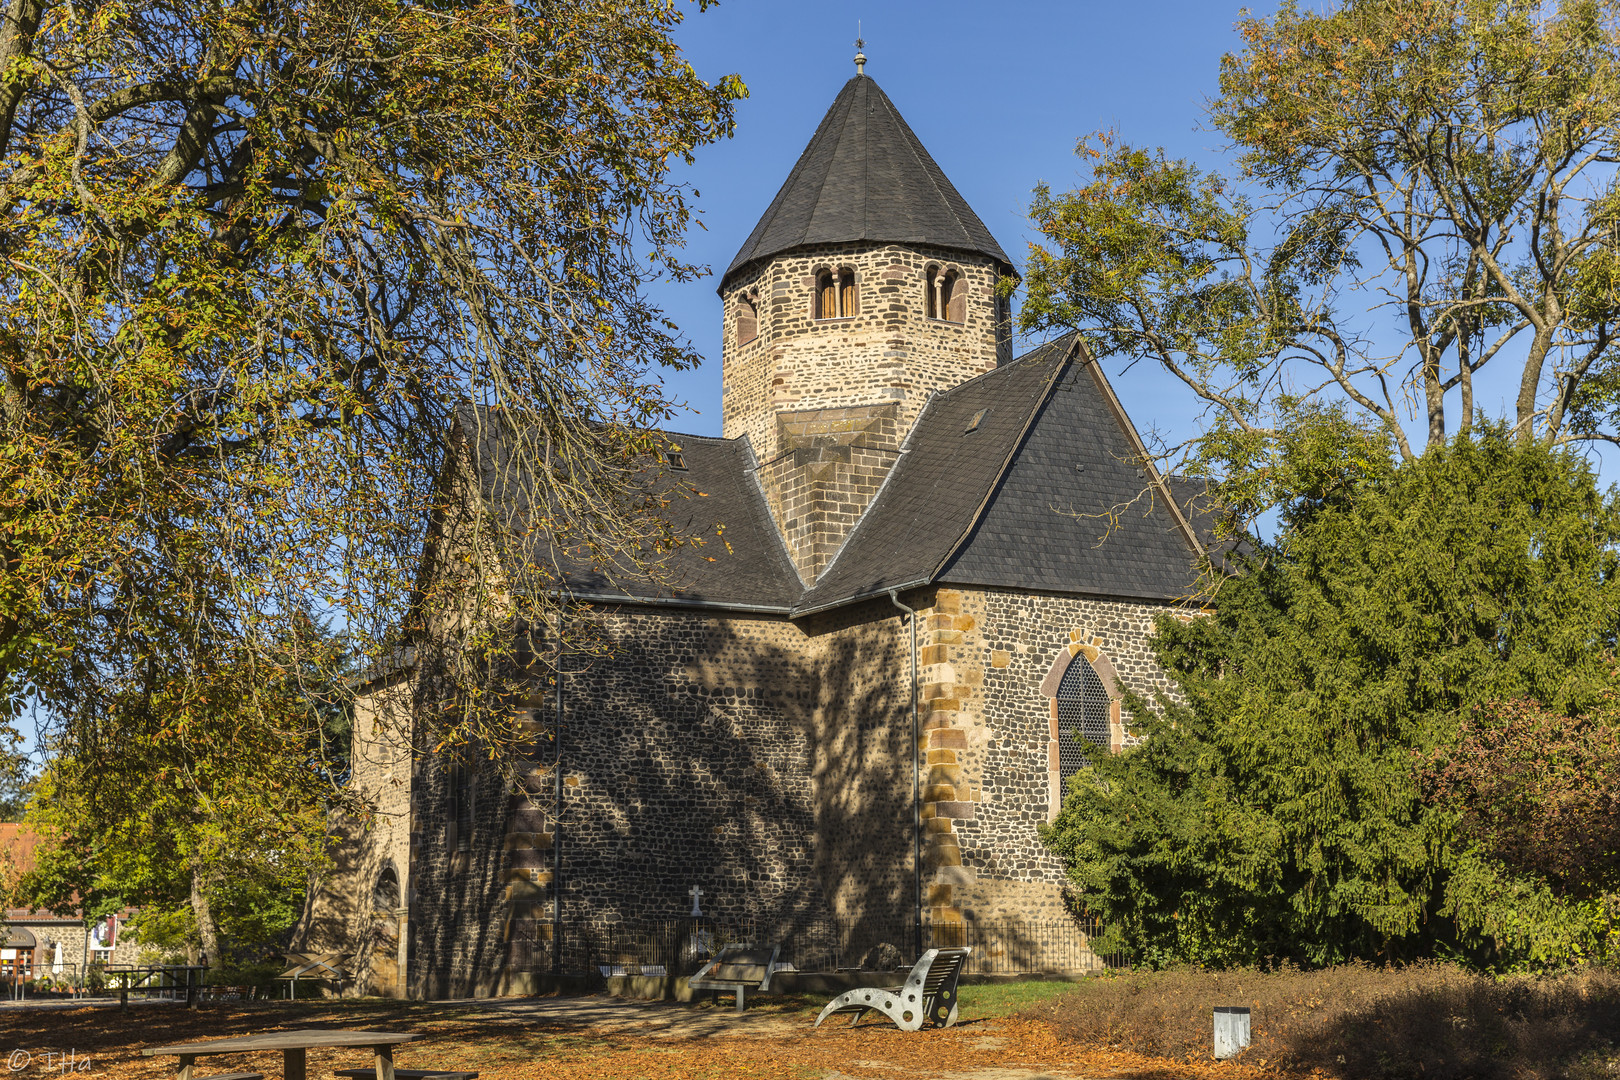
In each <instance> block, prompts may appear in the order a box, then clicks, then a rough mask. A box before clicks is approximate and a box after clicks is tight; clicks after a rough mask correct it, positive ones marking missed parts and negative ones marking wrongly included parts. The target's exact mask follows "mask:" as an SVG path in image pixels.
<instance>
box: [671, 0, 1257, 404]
mask: <svg viewBox="0 0 1620 1080" xmlns="http://www.w3.org/2000/svg"><path fill="white" fill-rule="evenodd" d="M683 6H684V7H685V8H686V10H687V11H688V15H687V19H686V22H685V24H684V25H683V26H682V27H681V29H680V31H679V33H678V35H677V39H678V40H679V42H680V44H681V47H682V49H683V50H685V52H686V54H687V56H688V57H689V58H690V59H691V61H692V64H693V66H694V67H695V68H696V69H697V71H698V73H699V74H700V75H702V76H703V77H705V78H707V79H710V80H711V81H712V80H713V79H716V78H718V77H720V76H721V75H723V74H726V73H727V72H731V71H735V72H737V73H738V74H740V75H741V76H742V78H743V81H744V82H746V83H747V84H748V88H749V98H748V99H747V100H746V101H743V102H740V103H739V105H738V109H737V134H736V136H735V137H734V138H732V139H730V140H728V141H726V142H723V143H720V144H718V145H715V146H710V147H706V148H704V149H703V150H701V151H700V152H699V156H698V160H697V163H696V165H695V166H693V167H691V168H682V169H681V170H680V172H679V173H678V175H679V177H680V179H682V180H684V181H686V182H689V183H691V184H692V185H693V186H694V187H695V188H696V189H697V191H698V192H699V193H700V194H701V197H700V198H699V199H698V200H696V203H697V206H698V207H699V209H700V211H701V213H702V215H703V223H704V225H705V226H706V229H698V230H694V235H693V237H692V240H691V243H690V245H689V248H688V254H689V255H690V256H691V257H692V259H693V260H694V261H697V262H701V263H706V264H708V265H710V266H712V267H713V268H714V269H715V271H716V272H717V273H718V272H719V271H721V270H723V269H724V268H725V267H726V265H727V264H728V263H729V262H730V261H731V258H732V256H733V255H734V254H736V252H737V249H738V248H740V247H741V246H742V242H743V241H744V240H745V239H746V238H747V236H748V233H749V232H750V230H752V229H753V227H754V224H755V222H756V221H758V220H759V217H760V215H761V214H762V213H764V211H765V208H766V206H767V205H769V203H770V200H771V197H772V196H774V195H775V194H776V190H777V188H778V187H780V186H781V183H782V181H783V180H785V179H786V178H787V175H788V172H789V171H790V170H791V169H792V168H793V163H794V161H796V160H797V159H798V156H799V152H800V151H801V150H803V149H804V146H805V143H806V142H808V141H809V139H810V136H811V134H812V133H814V131H815V129H816V125H817V123H819V122H820V120H821V117H822V114H823V113H824V112H825V111H826V110H827V107H828V106H829V105H831V104H832V100H833V98H834V96H836V95H837V93H838V90H839V88H840V87H842V86H843V84H844V82H845V80H847V79H848V78H849V77H850V76H851V75H853V74H854V73H855V67H854V64H853V61H852V57H853V56H854V54H855V48H854V45H853V43H854V41H855V35H856V22H857V20H859V21H860V24H861V33H862V34H863V35H864V37H865V39H866V55H867V58H868V59H867V65H866V73H867V74H868V75H869V76H871V77H873V78H874V79H876V80H877V82H878V84H879V85H880V86H882V87H883V90H884V92H885V93H887V94H888V95H889V97H890V98H892V99H893V100H894V103H895V104H896V106H898V107H899V109H900V111H901V113H902V114H903V115H904V116H905V118H906V121H907V123H909V124H910V125H911V127H912V130H914V131H915V132H916V133H917V135H918V137H919V138H921V139H922V141H923V145H925V146H927V147H928V150H929V152H930V153H931V154H932V155H933V156H934V159H935V160H936V161H938V162H939V164H940V167H941V168H943V169H944V170H945V174H946V175H947V176H949V177H950V179H951V182H952V183H953V184H955V185H956V187H957V189H958V190H959V191H961V193H962V195H963V196H964V197H965V198H966V199H967V201H968V202H969V203H970V204H971V205H972V206H973V208H974V209H975V210H976V211H977V212H978V214H979V216H980V217H981V218H983V219H984V222H985V224H986V225H988V226H989V227H990V231H991V232H992V233H994V234H995V237H996V239H997V240H999V241H1000V243H1001V246H1002V248H1003V249H1004V250H1005V251H1006V252H1007V253H1008V255H1010V256H1011V257H1012V259H1013V261H1014V262H1015V263H1017V264H1019V266H1020V268H1021V267H1022V265H1023V262H1024V258H1025V254H1026V252H1027V250H1028V244H1029V241H1030V239H1032V238H1033V233H1032V231H1031V230H1030V228H1029V226H1028V218H1027V209H1028V204H1029V199H1030V192H1031V189H1032V188H1033V187H1034V186H1035V184H1036V182H1037V181H1040V180H1045V181H1047V182H1048V183H1050V184H1051V185H1052V186H1053V188H1054V189H1059V190H1061V189H1063V188H1067V187H1071V186H1073V185H1074V184H1075V183H1077V182H1078V180H1079V171H1078V164H1079V163H1078V162H1077V160H1076V159H1075V157H1074V145H1075V141H1076V140H1077V139H1078V138H1079V137H1080V136H1082V135H1085V134H1089V133H1091V132H1094V131H1098V130H1104V129H1110V128H1112V129H1116V130H1118V131H1119V133H1120V134H1121V136H1122V137H1124V138H1125V139H1126V140H1127V141H1130V142H1135V143H1143V144H1149V145H1154V146H1159V145H1162V146H1165V147H1166V148H1168V149H1169V150H1170V151H1171V153H1172V154H1173V155H1175V156H1178V157H1192V158H1195V159H1199V160H1203V161H1205V162H1206V163H1208V164H1215V163H1216V162H1217V161H1218V160H1219V150H1220V146H1221V137H1220V135H1219V133H1215V132H1209V131H1205V130H1202V129H1201V126H1200V121H1201V117H1202V112H1203V102H1204V100H1205V98H1206V97H1208V96H1210V95H1212V94H1213V93H1214V92H1215V89H1216V79H1217V75H1218V71H1219V62H1220V57H1221V54H1222V53H1223V52H1226V51H1229V50H1230V49H1233V48H1235V47H1236V45H1237V36H1236V34H1235V33H1234V32H1233V23H1234V22H1235V20H1236V17H1237V12H1238V5H1237V4H1236V3H1232V4H1228V3H1225V2H1223V0H1215V2H1205V3H1190V2H1184V0H1177V2H1167V3H1160V4H1154V5H1132V4H1120V3H1112V4H1103V3H1092V2H1078V3H1024V2H1019V3H999V4H998V3H993V2H992V3H961V2H955V0H946V2H935V3H929V4H914V3H907V4H901V3H894V2H887V0H886V2H881V3H873V2H870V0H868V2H866V3H849V2H845V0H825V2H823V0H816V2H814V3H811V4H799V3H792V4H789V3H782V2H780V0H724V2H723V3H721V4H720V5H719V6H718V7H711V8H710V9H709V10H708V11H706V12H702V13H699V12H698V11H697V5H696V4H687V5H683ZM1270 6H1271V5H1265V6H1264V7H1263V8H1261V10H1264V9H1266V8H1269V7H1270ZM715 284H716V281H715V279H714V278H712V277H711V278H708V279H705V280H703V281H699V282H695V283H688V284H684V285H661V286H660V287H658V288H656V289H655V290H653V296H654V298H655V299H656V300H657V302H658V303H659V304H661V305H662V306H663V307H664V308H665V309H666V310H667V312H668V313H669V315H670V317H671V319H672V321H673V322H675V323H676V325H678V326H679V327H680V328H681V330H682V331H683V332H684V333H685V334H686V335H687V336H688V337H689V338H690V339H691V340H692V342H693V343H694V344H695V345H696V346H697V348H698V350H699V352H701V353H702V354H703V356H704V357H705V358H706V359H707V363H706V364H705V365H704V366H703V367H702V368H700V369H698V370H697V371H695V372H681V373H672V374H671V375H669V376H668V377H667V380H666V381H667V384H668V386H669V387H670V389H671V390H672V391H673V393H674V394H675V395H676V396H677V397H679V398H681V399H683V400H685V401H688V402H689V403H690V404H691V406H692V410H693V411H692V413H691V414H690V415H687V416H682V417H680V418H678V419H677V420H675V421H674V422H673V423H672V424H671V426H672V427H674V428H675V429H676V430H681V431H688V432H692V433H695V434H702V435H718V434H719V433H720V318H721V310H720V301H719V298H718V297H717V296H716V295H715V292H714V288H715ZM1109 374H1110V375H1111V376H1117V375H1118V365H1113V366H1111V367H1110V368H1109ZM1163 380H1164V376H1162V375H1161V374H1160V373H1158V372H1157V371H1148V370H1146V369H1145V368H1144V369H1141V370H1139V371H1136V372H1133V373H1131V374H1130V375H1128V376H1126V377H1124V378H1123V379H1120V380H1118V386H1119V390H1120V393H1121V395H1122V396H1123V397H1124V398H1125V404H1126V407H1127V408H1128V409H1130V411H1131V412H1132V415H1133V416H1134V417H1135V418H1136V420H1137V422H1138V424H1140V425H1141V426H1142V427H1144V428H1149V427H1153V426H1155V425H1159V426H1162V427H1164V428H1166V429H1180V430H1185V429H1188V428H1189V427H1190V425H1191V424H1192V423H1193V422H1194V418H1195V413H1196V410H1195V409H1194V408H1193V406H1192V403H1191V402H1188V401H1186V400H1184V399H1183V398H1182V396H1181V395H1179V394H1178V395H1172V396H1171V397H1173V400H1170V399H1168V398H1167V396H1166V394H1165V393H1164V383H1163Z"/></svg>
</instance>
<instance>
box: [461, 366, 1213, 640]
mask: <svg viewBox="0 0 1620 1080" xmlns="http://www.w3.org/2000/svg"><path fill="white" fill-rule="evenodd" d="M975 420H976V421H977V422H976V423H975ZM970 427H971V428H972V430H969V428H970ZM484 430H485V434H484V435H483V436H482V437H481V439H480V440H479V441H478V446H477V447H476V448H475V452H476V456H477V459H478V460H479V461H480V462H481V463H482V464H483V466H484V467H483V470H482V471H483V472H484V474H485V476H486V480H485V484H484V488H485V491H484V494H485V498H486V499H488V500H490V502H491V504H492V505H493V506H496V507H503V508H506V509H507V510H510V509H512V508H514V507H516V508H520V509H521V508H522V507H523V506H524V504H525V500H526V498H527V494H526V492H527V489H528V487H529V485H528V484H526V483H517V482H513V481H511V480H501V479H489V478H490V477H500V476H505V475H506V470H503V469H499V468H497V467H496V466H497V465H498V464H499V463H500V462H501V461H503V460H505V459H506V457H507V451H506V450H505V449H504V448H503V446H502V440H503V438H506V437H509V436H504V435H503V434H501V432H502V430H503V429H501V427H500V425H485V429H484ZM659 434H660V438H661V439H662V440H665V441H666V445H668V446H670V447H676V446H678V447H679V449H680V453H681V454H682V456H683V458H684V461H685V464H686V465H687V470H686V471H684V472H677V471H673V470H671V471H664V472H657V471H654V470H649V473H648V475H649V478H650V479H649V483H655V484H657V485H660V490H663V491H666V492H670V493H672V495H673V501H672V502H671V505H670V508H669V510H668V513H669V515H670V517H671V521H672V524H673V525H674V527H675V528H676V530H677V531H678V532H680V533H682V534H684V535H688V536H695V537H698V538H701V539H703V540H704V543H703V544H702V545H701V546H698V547H683V548H680V549H678V550H677V551H676V552H674V553H673V554H672V555H670V556H669V558H668V559H667V561H666V562H665V563H664V565H663V567H662V570H661V572H660V573H658V574H657V575H656V576H649V575H646V574H643V573H640V572H636V571H633V570H631V569H629V568H626V567H618V568H614V569H612V570H609V571H607V572H603V571H601V570H599V569H594V568H592V567H590V566H588V565H585V564H584V563H583V562H581V561H578V560H571V559H570V558H569V557H568V556H567V554H566V553H564V552H562V551H561V550H560V549H558V548H556V547H553V546H547V545H543V542H542V541H538V540H537V541H534V542H535V543H536V544H541V545H542V546H540V547H538V548H536V549H535V550H532V551H531V552H530V553H529V556H528V557H529V558H531V559H535V560H548V561H550V562H551V563H552V564H553V565H554V566H556V567H557V569H558V570H559V572H560V577H561V579H562V581H563V583H564V585H565V587H566V588H567V589H568V590H569V591H570V592H571V593H572V594H573V595H575V596H576V597H577V598H579V599H581V600H588V601H596V602H615V601H620V600H623V601H626V602H632V603H646V604H659V603H669V604H698V605H714V606H722V607H727V608H733V609H740V610H753V611H760V612H768V613H775V614H781V615H788V616H791V617H800V616H804V615H808V614H811V613H813V612H816V611H822V610H826V609H828V608H832V607H837V606H840V605H842V604H846V603H851V602H853V601H856V600H861V599H864V598H867V597H871V596H878V595H882V594H883V593H885V592H887V591H888V590H890V589H908V588H915V587H917V586H920V585H924V584H928V583H931V582H949V583H954V584H973V585H988V586H999V587H1006V588H1013V589H1028V590H1034V591H1043V592H1057V593H1070V594H1082V595H1095V596H1112V597H1121V598H1137V599H1143V600H1176V599H1181V598H1183V597H1185V596H1187V595H1189V593H1190V592H1191V590H1192V587H1193V585H1194V582H1195V580H1196V575H1197V557H1198V554H1199V551H1200V548H1199V546H1198V544H1197V543H1196V542H1195V540H1194V536H1195V535H1196V534H1197V533H1198V531H1199V525H1200V522H1199V521H1198V519H1197V517H1196V516H1195V517H1194V518H1193V520H1189V516H1188V515H1187V514H1186V513H1185V511H1184V510H1183V509H1182V508H1178V507H1177V506H1176V505H1175V504H1174V503H1172V500H1171V499H1170V498H1168V497H1167V496H1166V493H1167V492H1169V491H1173V492H1174V494H1175V497H1176V499H1177V500H1178V501H1182V500H1186V501H1188V502H1189V507H1188V508H1187V509H1192V508H1194V507H1196V505H1197V500H1196V499H1194V498H1191V496H1193V495H1194V494H1195V492H1196V491H1197V490H1199V486H1200V482H1197V481H1182V480H1179V479H1175V478H1172V480H1169V481H1166V480H1161V478H1160V477H1159V476H1158V474H1157V473H1155V472H1153V471H1152V466H1151V465H1148V464H1145V463H1144V462H1143V460H1142V457H1143V449H1142V445H1141V442H1140V440H1139V439H1138V437H1137V435H1136V432H1135V429H1134V428H1132V426H1131V423H1130V420H1129V419H1128V418H1127V417H1126V416H1125V413H1124V411H1123V410H1122V409H1121V408H1120V406H1119V402H1118V400H1117V399H1116V398H1115V397H1114V394H1113V391H1112V389H1111V388H1110V387H1109V386H1108V383H1107V380H1106V379H1105V378H1104V377H1103V374H1102V372H1101V370H1100V369H1099V368H1098V367H1097V365H1096V364H1094V363H1092V362H1091V360H1090V359H1089V357H1088V356H1087V355H1086V353H1085V351H1084V350H1083V349H1082V348H1081V347H1080V345H1079V344H1078V342H1077V340H1076V339H1075V338H1074V337H1073V336H1070V337H1065V338H1061V339H1059V340H1058V341H1055V342H1052V343H1050V344H1048V345H1045V346H1042V347H1041V348H1038V349H1036V350H1034V351H1033V352H1031V353H1028V354H1026V355H1025V356H1024V357H1022V358H1021V359H1019V360H1017V361H1014V362H1013V363H1011V364H1007V365H1005V366H1003V367H1000V368H997V369H995V370H994V371H991V372H987V373H986V374H984V375H980V376H979V377H977V378H975V379H971V380H969V381H968V382H965V383H963V384H961V385H960V386H956V387H953V388H952V389H950V390H948V391H946V392H944V393H940V394H936V395H934V396H933V397H932V398H931V399H930V400H929V402H928V404H927V406H925V407H924V409H923V412H922V414H921V416H919V417H918V419H917V422H916V425H915V426H914V427H913V428H912V431H911V433H910V434H909V435H908V436H907V438H906V442H905V444H904V445H903V447H902V452H901V454H900V458H899V460H898V461H897V462H896V463H895V466H894V468H893V469H892V470H891V471H890V473H889V476H888V477H887V479H886V480H885V481H884V483H883V485H882V487H881V488H880V489H879V491H878V494H877V496H876V497H875V498H874V499H873V501H872V503H871V505H870V507H869V508H868V509H867V511H866V513H865V515H864V516H863V517H862V518H861V520H860V522H859V523H858V524H857V525H856V526H855V528H854V530H853V531H852V532H851V533H850V535H849V538H848V539H847V540H846V542H845V543H844V546H843V547H842V548H841V549H840V550H839V552H838V554H837V555H836V556H835V557H834V559H833V561H832V563H831V564H830V565H829V566H828V567H827V569H826V570H825V571H824V572H823V573H822V575H821V578H820V579H819V580H818V581H816V582H815V584H814V585H812V586H811V587H810V588H809V589H808V590H806V589H805V588H804V587H803V586H802V585H801V583H800V581H799V577H798V574H797V573H796V572H795V571H794V568H793V564H792V562H791V560H790V559H789V557H788V554H787V549H786V547H785V546H784V544H783V542H782V540H781V536H780V534H779V533H778V532H777V529H776V526H775V523H774V521H773V520H772V519H771V515H770V510H769V508H768V506H767V505H766V502H765V496H764V492H763V490H762V489H761V487H760V485H759V482H758V478H757V472H756V470H757V463H756V461H755V459H754V454H753V450H752V447H751V445H750V444H749V442H748V439H747V437H746V436H744V437H741V438H737V439H716V438H709V437H706V436H697V435H678V434H670V433H659ZM654 477H655V478H656V479H653V478H654ZM497 516H499V514H497Z"/></svg>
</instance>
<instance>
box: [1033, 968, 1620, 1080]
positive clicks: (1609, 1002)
mask: <svg viewBox="0 0 1620 1080" xmlns="http://www.w3.org/2000/svg"><path fill="white" fill-rule="evenodd" d="M1067 989H1068V992H1067V993H1064V994H1063V995H1062V996H1060V997H1058V998H1057V999H1056V1000H1053V1001H1050V1002H1047V1003H1044V1004H1037V1005H1033V1006H1031V1007H1029V1008H1027V1009H1025V1010H1024V1013H1023V1015H1025V1016H1026V1017H1031V1018H1039V1019H1044V1020H1047V1021H1049V1022H1050V1023H1052V1024H1053V1025H1054V1027H1055V1029H1056V1030H1057V1031H1058V1032H1059V1033H1060V1034H1061V1035H1062V1036H1063V1037H1065V1038H1068V1039H1072V1040H1074V1041H1076V1042H1079V1043H1084V1044H1090V1045H1094V1046H1099V1047H1111V1048H1119V1049H1127V1050H1131V1051H1134V1052H1137V1053H1142V1054H1152V1055H1155V1056H1160V1057H1167V1058H1174V1059H1178V1060H1181V1061H1208V1060H1209V1059H1210V1055H1211V1027H1212V1023H1211V1015H1210V1012H1211V1009H1212V1008H1214V1007H1215V1006H1217V1005H1240V1006H1241V1005H1247V1006H1248V1007H1249V1008H1250V1009H1252V1010H1253V1014H1252V1022H1253V1039H1254V1041H1253V1043H1252V1044H1251V1046H1250V1048H1249V1049H1248V1051H1246V1052H1245V1053H1244V1055H1243V1059H1244V1060H1245V1061H1248V1062H1250V1063H1252V1064H1260V1063H1264V1064H1265V1065H1267V1066H1270V1067H1274V1068H1280V1069H1298V1070H1301V1071H1305V1070H1311V1069H1315V1070H1319V1071H1320V1072H1322V1073H1324V1074H1326V1075H1328V1076H1334V1077H1344V1078H1352V1077H1355V1078H1363V1077H1381V1078H1389V1080H1405V1078H1412V1080H1419V1078H1421V1080H1508V1078H1514V1080H1564V1078H1567V1080H1597V1078H1598V1077H1605V1078H1607V1077H1612V1076H1613V1075H1614V1074H1615V1073H1616V1072H1617V1071H1620V1053H1617V1052H1616V1047H1615V1046H1614V1044H1613V1042H1612V1041H1611V1040H1613V1039H1615V1038H1617V1037H1620V973H1616V972H1614V971H1610V970H1604V969H1586V970H1582V971H1579V972H1572V973H1568V974H1564V975H1558V976H1539V977H1533V976H1513V977H1509V978H1504V979H1493V978H1490V977H1488V976H1485V975H1479V974H1476V973H1473V972H1469V971H1464V970H1463V969H1461V968H1458V967H1456V966H1453V965H1449V964H1435V963H1425V964H1414V965H1411V966H1409V967H1404V968H1395V969H1379V968H1371V967H1366V966H1363V965H1347V966H1344V967H1336V968H1328V969H1326V970H1322V971H1310V972H1305V971H1298V970H1294V969H1284V970H1281V971H1276V972H1257V971H1246V970H1237V971H1224V972H1211V971H1198V970H1179V971H1163V972H1141V973H1132V974H1129V975H1121V976H1108V977H1100V978H1094V979H1089V980H1087V981H1086V982H1084V983H1081V984H1079V985H1077V986H1073V987H1069V988H1067Z"/></svg>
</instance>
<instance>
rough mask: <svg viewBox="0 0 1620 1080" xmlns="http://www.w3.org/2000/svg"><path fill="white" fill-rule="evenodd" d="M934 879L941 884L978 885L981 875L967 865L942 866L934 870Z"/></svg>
mask: <svg viewBox="0 0 1620 1080" xmlns="http://www.w3.org/2000/svg"><path fill="white" fill-rule="evenodd" d="M934 880H935V881H936V882H938V883H939V884H941V885H976V884H978V881H979V875H978V874H976V873H974V872H973V871H972V870H969V869H968V868H967V867H965V866H942V867H940V868H939V869H938V870H936V871H934Z"/></svg>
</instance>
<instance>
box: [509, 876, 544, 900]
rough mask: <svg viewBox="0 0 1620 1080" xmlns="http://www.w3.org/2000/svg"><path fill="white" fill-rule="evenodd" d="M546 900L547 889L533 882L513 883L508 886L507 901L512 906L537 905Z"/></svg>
mask: <svg viewBox="0 0 1620 1080" xmlns="http://www.w3.org/2000/svg"><path fill="white" fill-rule="evenodd" d="M545 899H546V887H545V886H544V885H540V884H538V883H536V882H533V881H512V882H508V883H507V885H506V901H507V903H510V904H535V903H540V902H542V901H544V900H545Z"/></svg>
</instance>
